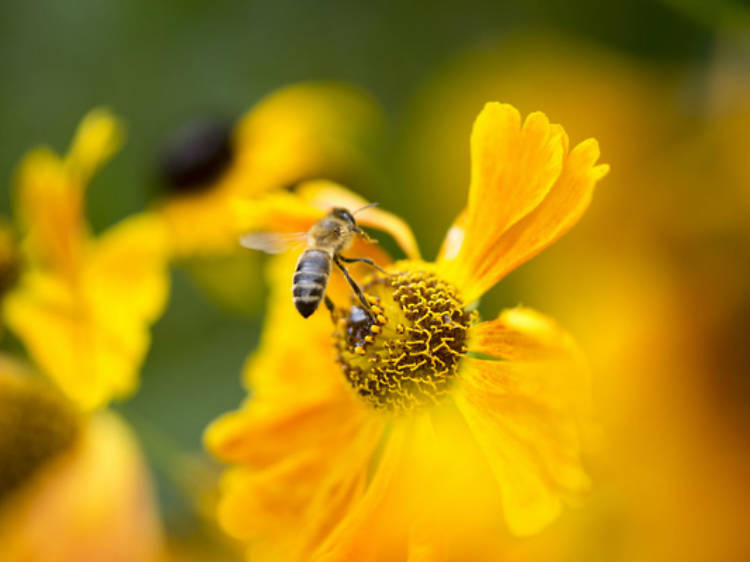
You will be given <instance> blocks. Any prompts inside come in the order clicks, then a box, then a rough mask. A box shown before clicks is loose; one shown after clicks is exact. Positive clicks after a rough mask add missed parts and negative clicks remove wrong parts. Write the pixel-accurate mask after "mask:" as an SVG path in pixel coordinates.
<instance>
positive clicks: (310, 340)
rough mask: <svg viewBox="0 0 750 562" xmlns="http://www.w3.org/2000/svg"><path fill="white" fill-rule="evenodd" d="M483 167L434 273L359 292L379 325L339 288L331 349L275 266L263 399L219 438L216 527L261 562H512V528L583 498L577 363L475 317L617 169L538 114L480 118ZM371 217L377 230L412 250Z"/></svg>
mask: <svg viewBox="0 0 750 562" xmlns="http://www.w3.org/2000/svg"><path fill="white" fill-rule="evenodd" d="M471 155H472V175H471V184H470V189H469V199H468V204H467V206H466V208H465V210H464V211H463V212H462V213H461V214H460V215H459V217H458V218H457V220H456V221H455V223H454V225H453V226H452V227H451V229H450V230H449V231H448V234H447V235H446V238H445V242H444V244H443V248H442V250H441V253H440V256H439V257H438V259H437V260H436V262H434V263H428V262H424V261H422V260H420V259H418V258H414V257H412V259H409V260H407V261H402V262H397V263H394V264H391V265H388V266H387V267H386V274H384V275H383V274H376V275H370V276H369V277H366V278H364V279H363V283H362V287H363V290H364V292H365V295H366V297H367V299H368V301H369V302H370V306H371V309H372V312H373V316H374V318H371V317H370V316H368V315H367V314H365V312H364V310H363V308H362V305H361V304H359V302H358V301H357V300H356V299H353V298H351V297H350V298H348V299H347V298H345V297H343V296H342V295H347V294H348V293H349V292H350V291H348V290H346V289H343V290H342V289H340V288H338V287H337V286H332V287H330V288H329V294H330V295H331V296H332V298H333V299H334V301H335V302H336V303H337V310H336V312H335V315H334V316H335V318H334V320H335V321H336V324H335V329H334V334H333V341H332V338H331V331H332V329H331V323H330V322H331V320H330V318H329V317H328V315H327V314H326V313H325V312H319V313H318V314H315V315H313V316H312V317H311V318H309V319H307V320H303V319H302V318H301V317H300V316H299V315H298V314H297V313H296V311H295V310H294V308H293V304H292V299H291V296H290V295H291V291H290V286H291V277H292V271H293V261H291V258H292V257H293V256H291V257H290V258H289V259H281V260H279V261H278V262H277V263H275V264H274V268H273V270H272V272H271V281H272V286H273V292H272V296H271V298H272V301H271V303H270V305H269V315H268V318H267V320H266V326H265V331H264V339H263V341H262V342H261V347H260V350H259V351H258V353H257V354H255V355H254V356H253V357H252V358H251V360H250V361H249V363H248V366H247V370H246V382H247V384H248V385H249V386H250V387H251V389H252V397H251V398H249V399H248V401H247V402H246V403H245V404H244V406H243V407H242V408H241V409H240V410H239V411H237V412H234V413H230V414H227V415H225V416H224V417H222V418H221V419H219V420H217V421H216V422H215V423H214V424H213V425H212V426H211V427H210V428H209V429H208V430H207V433H206V442H207V446H208V447H209V449H210V450H211V451H212V452H214V454H216V455H217V456H218V457H219V458H220V459H222V460H223V461H225V462H227V463H230V464H232V465H234V467H233V468H231V469H230V470H229V471H228V472H227V473H226V474H225V477H224V480H223V491H224V494H223V499H222V502H221V505H220V509H219V518H220V522H221V523H222V525H223V526H224V527H225V528H226V529H227V531H228V532H230V533H231V534H232V535H234V536H236V537H238V538H241V539H243V540H246V541H247V542H248V543H249V545H250V547H251V550H250V552H251V558H252V559H253V560H279V561H280V560H326V561H334V560H335V561H339V560H340V561H344V560H358V561H359V560H365V561H367V560H410V561H412V560H413V561H416V560H498V559H501V558H500V557H501V552H502V549H503V545H504V544H505V543H506V542H507V540H508V538H509V537H508V536H507V533H506V532H505V530H504V529H505V528H506V525H507V529H509V530H510V532H511V533H512V534H515V535H530V534H533V533H536V532H537V531H539V530H540V529H542V528H543V527H544V526H546V525H547V524H549V523H550V522H551V521H553V520H554V519H555V518H556V517H557V516H558V515H559V513H560V511H561V508H562V504H563V501H564V500H566V499H573V498H575V497H576V496H577V495H580V494H581V493H582V492H584V491H585V490H586V489H587V488H588V486H589V480H588V478H587V476H586V474H585V472H584V470H583V467H582V465H581V452H582V441H583V439H584V437H585V434H586V431H585V430H586V425H587V424H586V421H587V418H588V406H589V382H588V376H587V370H586V368H585V362H584V361H583V359H582V357H581V353H580V351H579V350H578V348H577V346H576V345H575V343H574V342H573V340H572V339H571V337H570V336H569V335H567V334H566V333H565V332H564V331H562V330H561V329H560V328H559V327H558V326H557V325H556V324H555V323H554V322H553V321H552V320H550V319H549V318H547V317H545V316H543V315H541V314H539V313H537V312H535V311H533V310H530V309H528V308H520V307H519V308H514V309H510V310H506V311H504V312H502V313H501V314H500V315H499V316H498V318H496V319H494V320H490V321H485V322H479V323H477V318H476V314H475V313H472V312H470V306H471V305H472V303H473V302H474V301H476V300H477V299H478V298H480V297H481V295H482V294H483V293H484V292H485V291H487V290H488V289H489V288H490V287H492V286H493V285H494V284H495V283H497V282H498V281H499V280H500V279H501V278H502V277H503V276H505V275H506V274H507V273H508V272H510V271H511V270H512V269H514V268H515V267H517V266H518V265H520V264H521V263H523V262H525V261H526V260H528V259H530V258H531V257H533V256H534V255H535V254H537V253H538V252H539V251H541V250H542V249H544V248H545V247H547V246H548V245H550V244H551V243H553V242H554V241H555V240H557V239H558V238H559V237H560V236H561V235H562V234H563V233H564V232H566V231H567V230H568V229H569V228H570V227H571V226H572V225H573V224H574V223H575V222H576V221H577V220H578V218H580V216H581V215H582V213H583V212H584V210H585V209H586V207H587V205H588V203H589V201H590V199H591V195H592V192H593V189H594V186H595V184H596V182H597V181H598V180H599V179H600V178H601V177H602V176H604V175H605V174H606V172H607V169H608V167H607V166H606V165H596V161H597V159H598V157H599V149H598V145H597V143H596V141H594V140H592V139H590V140H587V141H584V142H583V143H581V144H579V145H578V146H576V147H575V148H573V149H572V150H569V146H568V138H567V136H566V134H565V132H564V131H563V129H562V127H560V126H559V125H553V124H550V123H549V121H548V120H547V118H546V117H545V116H544V115H543V114H541V113H533V114H531V115H530V116H529V117H528V118H527V119H526V121H525V122H523V123H522V122H521V116H520V114H519V113H518V111H516V110H515V109H514V108H513V107H511V106H508V105H502V104H498V103H490V104H487V106H486V107H485V108H484V110H483V111H482V112H481V113H480V115H479V117H478V118H477V120H476V122H475V124H474V129H473V133H472V137H471ZM305 199H307V200H308V203H305V202H304V200H305ZM353 199H354V198H353V197H352V196H351V195H347V194H345V193H344V192H343V190H341V189H340V188H336V187H335V186H331V185H326V184H320V183H319V184H313V185H311V186H308V188H307V189H306V190H305V189H302V190H300V198H299V199H296V200H286V201H285V202H284V204H283V205H280V204H279V202H278V200H276V201H275V200H274V198H273V197H269V198H267V199H266V201H264V202H262V204H261V203H258V204H256V206H255V211H254V212H256V213H259V214H262V213H263V212H264V209H265V210H266V211H267V212H268V217H267V221H268V224H284V225H291V224H297V225H299V224H300V223H303V222H304V218H305V217H307V218H308V219H309V221H308V225H309V222H311V221H312V220H314V219H315V218H320V217H321V216H322V214H323V213H325V212H326V210H327V209H329V208H330V207H331V206H333V205H345V206H350V207H351V206H352V205H351V203H352V202H353ZM243 211H246V209H244V210H243ZM371 211H372V212H374V210H370V209H368V210H366V211H363V212H362V214H361V219H362V220H361V222H362V223H363V224H368V223H369V224H370V225H372V226H379V227H380V228H381V229H384V230H387V231H389V232H390V233H391V234H392V235H393V237H394V238H395V239H396V240H403V239H408V238H409V237H410V233H409V234H405V233H404V231H403V229H402V228H401V226H400V225H399V224H398V223H393V222H388V221H379V220H376V219H373V217H372V215H371V214H370V213H371ZM368 217H369V218H368ZM359 218H360V217H359V216H358V220H359ZM405 250H406V251H407V254H413V252H409V250H408V249H406V248H405ZM351 255H356V254H353V253H352V254H351ZM503 522H505V524H504V523H503Z"/></svg>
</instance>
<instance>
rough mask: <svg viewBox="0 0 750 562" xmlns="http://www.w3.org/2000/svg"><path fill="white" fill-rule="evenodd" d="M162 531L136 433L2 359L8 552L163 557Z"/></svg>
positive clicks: (42, 557)
mask: <svg viewBox="0 0 750 562" xmlns="http://www.w3.org/2000/svg"><path fill="white" fill-rule="evenodd" d="M162 547H163V541H162V532H161V527H160V524H159V521H158V516H157V513H156V507H155V505H154V502H153V498H152V493H151V485H150V481H149V478H148V474H147V472H146V468H145V466H144V464H143V460H142V459H141V456H140V453H139V451H138V447H137V445H136V443H135V440H134V437H133V436H132V434H131V433H130V431H129V430H128V429H127V427H126V426H125V424H124V423H123V422H122V421H120V419H119V418H118V417H117V416H116V415H115V414H112V413H109V412H99V413H96V414H93V415H92V416H91V417H83V416H80V415H79V414H78V413H77V410H76V408H75V406H74V405H73V404H72V403H70V402H68V401H67V400H66V399H65V398H64V397H63V396H62V395H61V394H59V393H57V392H55V391H54V390H53V389H52V388H50V387H49V386H47V385H44V384H42V383H41V382H38V381H35V380H33V379H32V377H31V375H30V373H28V372H26V371H25V369H24V368H23V367H21V366H19V365H18V364H16V363H15V362H13V361H11V360H9V359H7V358H5V357H2V358H0V560H7V561H21V560H22V561H25V562H83V561H89V560H90V561H92V562H93V561H99V560H119V561H122V562H156V561H157V560H160V559H161V558H160V556H161V555H162Z"/></svg>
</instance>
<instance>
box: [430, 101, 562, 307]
mask: <svg viewBox="0 0 750 562" xmlns="http://www.w3.org/2000/svg"><path fill="white" fill-rule="evenodd" d="M562 133H563V132H562V128H561V127H559V126H557V125H552V124H550V123H549V121H548V119H547V117H546V116H545V115H544V114H542V113H538V112H537V113H532V114H531V115H529V116H528V118H527V119H526V121H525V122H524V123H523V126H522V125H521V116H520V114H519V113H518V111H517V110H516V109H515V108H513V107H512V106H510V105H506V104H499V103H488V104H487V105H486V106H485V107H484V109H483V110H482V112H481V113H480V114H479V116H478V117H477V120H476V122H475V123H474V129H473V131H472V135H471V159H472V164H471V185H470V188H469V200H468V204H467V207H466V216H465V217H464V218H463V219H462V222H463V228H464V235H463V237H462V242H463V243H462V244H461V245H460V247H459V249H458V253H457V255H445V254H444V261H445V263H444V270H445V275H446V276H447V277H448V279H450V280H451V281H452V282H453V283H455V284H456V286H457V287H459V288H460V289H461V290H462V291H463V292H464V293H465V295H466V298H467V301H469V302H471V301H473V300H474V299H476V298H477V297H479V296H481V294H482V293H484V292H485V291H486V290H487V289H489V288H490V287H491V286H492V285H493V284H494V283H496V282H497V280H498V278H497V276H496V275H495V273H494V270H492V267H491V266H489V265H488V263H489V262H488V260H487V255H488V254H489V253H490V252H491V251H492V248H493V247H494V246H495V244H496V243H497V241H498V239H499V238H500V236H501V235H502V234H503V233H504V232H506V231H507V230H508V229H509V228H510V227H512V226H513V225H514V224H516V223H517V222H518V221H520V220H521V219H522V218H523V217H525V216H526V215H528V214H529V213H530V212H531V211H532V210H533V209H535V208H536V207H537V206H538V205H539V203H541V201H542V200H543V199H544V197H545V196H546V195H547V193H548V192H549V190H550V189H551V187H552V186H553V184H554V183H555V181H556V180H557V178H558V177H559V176H560V173H561V171H562V158H563V139H562Z"/></svg>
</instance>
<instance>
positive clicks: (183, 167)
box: [160, 119, 233, 192]
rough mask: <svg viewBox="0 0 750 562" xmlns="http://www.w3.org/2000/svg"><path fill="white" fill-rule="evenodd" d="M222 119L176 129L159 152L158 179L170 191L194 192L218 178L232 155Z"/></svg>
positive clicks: (228, 127)
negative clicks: (159, 175) (160, 179)
mask: <svg viewBox="0 0 750 562" xmlns="http://www.w3.org/2000/svg"><path fill="white" fill-rule="evenodd" d="M231 132H232V128H231V125H230V124H229V123H228V122H226V121H220V120H208V119H202V120H195V121H191V122H188V123H186V124H184V125H183V126H181V127H180V128H178V129H177V130H176V131H175V132H174V133H173V134H172V135H171V136H170V137H169V138H168V139H167V141H166V142H165V144H164V147H163V149H162V153H161V161H160V168H161V170H160V171H161V177H162V181H163V182H164V184H165V185H166V187H168V188H169V189H170V190H172V191H177V192H185V191H196V190H198V189H200V188H202V187H204V186H207V185H208V184H210V183H212V182H213V181H215V180H216V179H218V178H219V177H220V176H221V174H222V173H224V171H226V169H227V168H228V167H229V166H230V164H231V162H232V157H233V149H232V139H231Z"/></svg>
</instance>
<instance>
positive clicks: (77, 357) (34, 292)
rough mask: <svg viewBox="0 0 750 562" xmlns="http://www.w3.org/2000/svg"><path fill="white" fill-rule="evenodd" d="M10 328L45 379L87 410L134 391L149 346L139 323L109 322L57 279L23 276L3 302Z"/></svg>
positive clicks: (146, 335) (144, 331) (37, 273)
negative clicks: (52, 382)
mask: <svg viewBox="0 0 750 562" xmlns="http://www.w3.org/2000/svg"><path fill="white" fill-rule="evenodd" d="M3 304H4V306H3V312H4V318H5V321H6V323H7V325H8V328H9V329H10V330H12V331H13V332H14V333H15V334H16V335H17V336H18V337H19V338H20V339H21V341H22V342H23V343H24V345H25V346H26V349H27V350H28V352H29V354H30V355H31V357H32V359H33V360H34V362H35V363H36V364H37V365H38V366H39V367H40V369H41V370H42V371H43V372H44V374H45V375H47V376H49V377H50V378H51V379H52V380H54V381H55V382H56V383H57V384H58V385H59V386H60V388H61V389H62V390H63V391H64V392H65V393H66V394H67V395H68V396H69V397H70V398H71V399H72V400H73V401H74V402H76V403H78V405H79V406H80V407H81V408H83V409H85V410H90V409H94V408H96V407H99V406H101V405H103V404H105V403H106V402H107V401H108V400H110V399H111V398H113V397H119V396H123V395H126V394H128V393H129V392H132V390H133V389H134V388H135V385H136V382H137V372H138V367H139V366H140V363H141V361H142V360H143V358H144V356H145V353H146V350H147V348H148V341H149V336H148V330H147V327H146V325H144V324H142V323H136V322H133V323H130V322H128V323H125V322H122V321H121V320H120V321H118V322H111V319H109V318H108V317H107V316H106V311H97V310H95V309H93V308H92V307H91V306H90V305H89V303H87V302H86V301H82V300H81V298H80V295H79V294H77V293H76V292H75V290H73V289H71V287H69V286H67V285H66V284H63V283H60V280H59V278H57V277H53V276H49V275H45V274H42V273H39V272H30V273H28V274H27V275H25V276H24V278H23V279H22V280H21V282H20V285H19V287H18V288H17V289H15V290H14V291H13V292H11V293H10V294H9V295H8V296H7V297H6V299H5V302H4V303H3Z"/></svg>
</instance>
